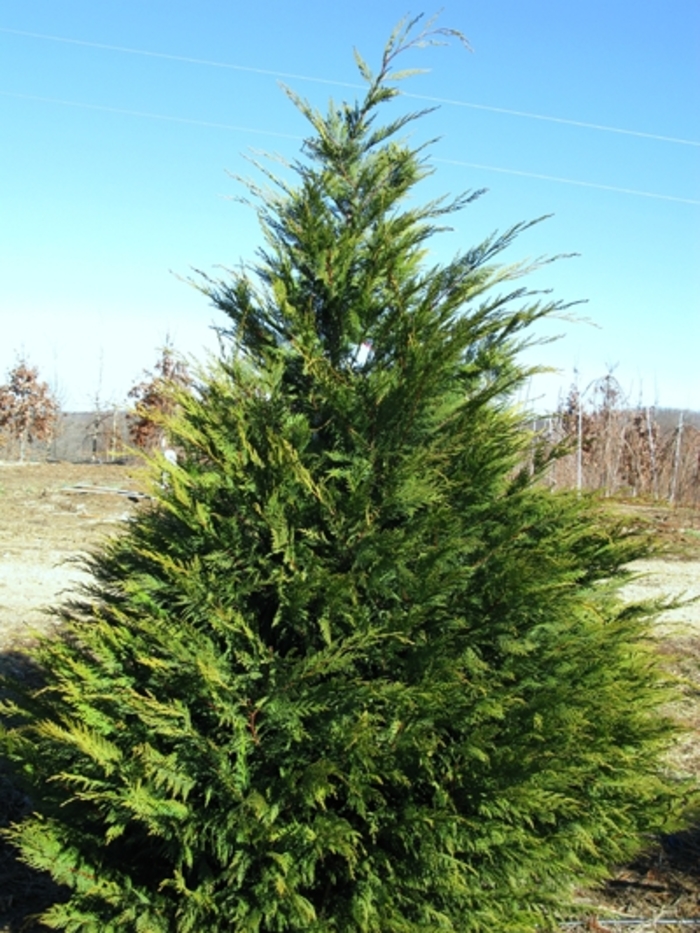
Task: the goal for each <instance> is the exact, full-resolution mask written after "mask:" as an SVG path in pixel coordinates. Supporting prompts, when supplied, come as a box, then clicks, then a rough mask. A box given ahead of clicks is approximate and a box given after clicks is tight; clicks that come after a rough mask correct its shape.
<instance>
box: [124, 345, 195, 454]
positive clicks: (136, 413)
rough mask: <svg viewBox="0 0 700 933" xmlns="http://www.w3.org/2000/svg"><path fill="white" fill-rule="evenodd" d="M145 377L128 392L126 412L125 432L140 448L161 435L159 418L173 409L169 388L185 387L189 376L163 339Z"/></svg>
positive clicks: (153, 443)
mask: <svg viewBox="0 0 700 933" xmlns="http://www.w3.org/2000/svg"><path fill="white" fill-rule="evenodd" d="M144 375H145V377H146V378H145V379H144V381H143V382H139V383H138V384H137V385H135V386H134V387H133V389H131V391H130V392H129V398H130V399H134V407H133V411H132V413H131V414H130V415H129V436H130V437H131V440H132V442H133V443H134V444H135V445H136V446H137V447H140V448H141V449H142V450H152V449H153V448H154V447H157V446H158V444H160V442H161V440H162V438H163V437H164V430H163V419H164V418H167V417H168V416H169V415H171V414H172V413H173V411H174V409H175V404H176V403H175V401H174V398H173V390H174V389H175V390H176V389H178V388H181V389H182V388H187V387H189V386H190V385H191V384H192V380H191V378H190V375H189V373H188V371H187V366H186V365H185V363H184V362H183V361H182V360H180V359H179V358H178V357H177V355H176V353H175V351H174V350H173V348H172V346H171V345H170V344H169V343H167V344H166V345H165V347H164V348H163V350H162V352H161V355H160V359H159V360H158V362H157V363H156V365H155V372H146V373H144Z"/></svg>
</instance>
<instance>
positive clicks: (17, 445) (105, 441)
mask: <svg viewBox="0 0 700 933" xmlns="http://www.w3.org/2000/svg"><path fill="white" fill-rule="evenodd" d="M191 385H192V380H191V378H190V375H189V372H188V369H187V365H186V364H185V362H184V361H183V360H182V359H181V358H180V357H179V356H178V354H177V353H176V351H175V349H174V348H173V346H172V344H171V342H170V340H169V339H168V340H166V343H165V345H164V346H163V348H162V349H161V351H160V355H159V357H158V359H157V360H156V363H155V366H154V369H153V371H150V370H149V371H145V372H144V373H143V376H142V378H141V380H140V381H139V382H138V383H137V384H136V385H134V386H133V388H132V389H130V391H129V392H128V395H127V399H128V404H126V405H115V404H104V403H103V402H102V401H101V399H100V395H99V392H98V393H97V394H96V396H95V399H94V401H93V405H92V411H89V412H75V413H69V412H62V411H61V405H60V402H59V400H58V397H57V395H56V393H55V392H54V391H53V390H52V389H51V388H50V387H49V385H48V383H46V382H45V381H43V380H42V379H41V378H40V375H39V371H38V368H37V367H36V366H32V365H31V364H30V363H29V362H28V361H27V359H26V358H25V357H20V358H18V360H17V362H16V363H15V365H14V366H13V367H12V369H10V371H9V372H8V374H7V380H6V382H5V383H4V384H3V385H0V458H2V459H6V460H18V461H20V462H21V461H24V460H26V459H32V460H45V459H63V460H75V461H81V460H90V461H92V462H100V463H103V462H114V461H116V460H123V459H124V458H125V457H128V456H129V455H130V454H133V452H134V449H135V448H136V449H140V450H145V451H151V450H154V449H156V448H157V447H158V446H159V445H161V443H162V442H163V440H164V433H163V427H162V423H163V419H164V418H165V417H168V416H170V415H172V414H173V413H174V409H175V403H174V402H173V401H172V390H173V389H174V388H183V387H185V388H187V387H190V386H191Z"/></svg>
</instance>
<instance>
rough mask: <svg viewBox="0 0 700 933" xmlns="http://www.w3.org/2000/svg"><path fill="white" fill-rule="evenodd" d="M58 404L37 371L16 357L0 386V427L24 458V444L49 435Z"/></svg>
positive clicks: (25, 445)
mask: <svg viewBox="0 0 700 933" xmlns="http://www.w3.org/2000/svg"><path fill="white" fill-rule="evenodd" d="M58 413H59V405H58V402H57V401H56V399H55V398H54V396H53V394H52V392H51V390H50V388H49V386H48V384H47V383H46V382H42V381H41V380H40V379H39V371H38V369H37V368H36V367H35V366H30V365H29V364H28V363H27V361H26V360H24V359H20V360H18V361H17V363H16V365H15V367H14V368H13V369H12V370H10V372H9V374H8V381H7V382H6V383H5V384H4V385H2V386H0V430H2V431H3V432H4V433H5V434H6V435H7V436H8V438H9V439H10V440H12V441H14V442H15V443H16V444H17V447H18V457H19V459H20V460H24V457H25V453H26V450H27V444H32V443H34V442H35V441H38V442H40V443H41V442H44V441H48V440H50V439H51V437H52V435H53V432H54V429H55V427H56V422H57V420H58Z"/></svg>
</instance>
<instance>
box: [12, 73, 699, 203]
mask: <svg viewBox="0 0 700 933" xmlns="http://www.w3.org/2000/svg"><path fill="white" fill-rule="evenodd" d="M0 95H2V96H3V97H14V98H18V99H19V100H34V101H39V102H41V103H47V104H59V105H61V106H63V107H76V108H79V109H84V110H98V111H104V112H105V113H118V114H123V115H124V116H129V117H140V118H142V119H146V120H161V121H166V122H170V123H185V124H189V125H191V126H206V127H210V128H213V129H221V130H232V131H234V132H237V133H254V134H259V135H261V136H277V137H281V138H284V139H294V140H299V141H303V140H304V137H303V136H297V135H295V134H293V133H279V132H277V131H276V130H261V129H258V128H256V127H249V126H237V125H235V124H232V123H216V122H213V121H210V120H195V119H190V118H189V117H176V116H169V115H167V114H163V113H149V112H148V111H144V110H128V109H126V108H122V107H108V106H105V105H103V104H87V103H83V102H82V101H77V100H62V99H60V98H57V97H40V96H38V95H35V94H20V93H18V92H15V91H3V90H0ZM433 161H434V162H441V163H444V164H445V165H459V166H464V167H465V168H476V169H480V170H483V171H487V172H499V173H501V174H503V175H519V176H521V177H523V178H536V179H539V180H541V181H554V182H558V183H559V184H563V185H576V186H578V187H582V188H597V189H599V190H601V191H613V192H616V193H618V194H631V195H636V196H637V197H642V198H654V199H656V200H658V201H676V202H678V203H681V204H695V205H700V200H695V199H693V198H681V197H676V196H675V195H671V194H658V193H656V192H653V191H639V190H637V189H635V188H621V187H618V186H617V185H603V184H599V183H598V182H593V181H580V180H578V179H575V178H562V177H560V176H558V175H544V174H541V173H539V172H525V171H520V170H518V169H514V168H502V167H500V166H496V165H482V164H480V163H478V162H463V161H461V160H460V159H442V158H438V157H435V158H434V159H433Z"/></svg>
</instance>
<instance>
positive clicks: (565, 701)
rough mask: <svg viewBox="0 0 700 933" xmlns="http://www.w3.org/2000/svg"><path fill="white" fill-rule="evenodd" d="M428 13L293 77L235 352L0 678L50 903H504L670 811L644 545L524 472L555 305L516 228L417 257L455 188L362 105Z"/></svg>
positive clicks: (359, 907) (621, 850) (282, 908)
mask: <svg viewBox="0 0 700 933" xmlns="http://www.w3.org/2000/svg"><path fill="white" fill-rule="evenodd" d="M414 28H415V22H414V23H410V24H404V25H403V26H402V27H401V28H399V29H398V30H397V31H396V32H395V34H394V35H393V36H392V38H391V40H390V41H389V43H388V45H387V47H386V50H385V53H384V56H383V60H382V63H381V67H380V69H379V71H378V73H377V74H376V75H374V74H372V73H371V72H370V70H369V68H368V67H367V66H366V64H365V63H364V62H363V61H362V60H360V59H358V64H359V68H360V71H361V72H362V75H363V77H364V79H365V80H366V83H367V92H366V95H365V97H364V99H363V100H362V101H360V102H359V103H356V104H343V105H340V106H336V105H333V104H332V105H331V107H330V109H329V112H328V114H327V115H325V116H323V115H321V114H320V113H318V112H317V111H316V110H314V109H313V108H312V107H311V106H310V105H308V104H307V103H306V102H304V101H302V100H299V99H297V98H296V97H294V95H292V96H293V99H294V100H295V102H296V104H297V105H298V106H299V107H300V109H301V110H302V112H303V113H304V114H305V116H306V117H307V118H308V120H309V121H310V123H311V125H312V128H313V135H312V136H311V137H310V138H309V139H308V140H307V141H306V143H305V147H304V153H305V158H304V159H303V161H300V162H299V163H297V164H295V165H294V166H293V170H294V172H295V173H296V183H295V184H291V183H288V182H287V181H284V180H280V179H277V178H275V177H272V176H270V178H269V180H270V182H271V184H272V185H273V186H274V187H273V190H272V191H265V192H263V191H261V192H258V194H259V195H260V201H259V208H258V210H259V217H260V221H261V225H262V230H263V233H264V236H265V243H266V245H265V247H264V250H263V251H262V252H261V253H260V256H259V260H258V262H257V264H256V265H254V266H253V267H250V268H247V269H243V270H242V271H240V272H238V273H234V274H232V276H231V278H230V279H229V280H226V281H222V282H215V281H211V280H209V281H207V282H206V284H205V286H204V287H205V289H206V291H207V294H208V295H209V296H210V297H211V299H212V300H213V302H214V304H215V305H216V306H217V307H218V308H220V309H221V310H222V311H223V312H224V313H225V314H226V315H227V316H228V319H229V321H230V324H229V326H228V338H225V339H228V344H227V346H228V349H227V350H226V351H225V352H223V353H222V354H221V357H220V359H219V360H218V361H217V362H215V363H213V364H212V365H211V366H210V368H209V370H208V371H207V372H206V374H205V376H204V377H203V379H202V381H201V385H200V386H199V388H198V390H197V391H195V392H182V393H181V394H180V396H179V398H178V403H179V405H178V414H177V415H175V416H174V417H173V419H172V420H171V422H170V423H169V424H168V427H167V430H168V435H169V437H170V438H171V439H172V441H173V442H174V443H175V444H176V445H177V447H178V450H179V453H180V457H179V462H178V463H177V464H172V463H169V462H167V461H165V460H164V459H163V458H159V457H158V455H155V456H154V476H155V478H156V482H154V495H155V496H156V501H155V502H154V504H153V505H152V507H150V508H148V509H146V510H145V511H142V512H140V513H139V514H138V516H137V517H136V518H134V520H133V521H132V522H131V524H130V526H129V527H128V529H127V530H126V531H125V533H124V534H123V535H121V536H120V537H118V538H116V539H115V540H113V541H111V542H110V543H109V544H108V545H107V546H106V547H105V548H103V549H102V550H101V551H100V552H99V553H97V554H96V555H94V556H93V557H92V558H91V559H90V567H91V570H92V572H93V575H94V583H93V584H92V586H91V587H90V589H89V591H88V592H87V593H84V594H83V596H82V597H81V598H79V599H76V601H74V603H73V604H72V605H71V606H70V607H69V608H68V609H65V610H64V615H65V616H66V619H65V626H64V629H63V634H62V636H61V637H60V638H59V639H53V640H50V641H45V642H44V643H43V644H42V645H41V646H40V647H39V648H38V649H36V651H35V653H34V657H35V659H36V660H37V661H38V663H39V665H40V667H41V671H42V674H41V676H42V687H41V689H38V690H36V689H35V690H31V689H30V688H29V687H27V686H23V685H22V684H14V685H12V684H9V685H7V686H6V696H7V697H8V698H7V699H6V700H5V703H4V710H5V712H4V721H5V727H4V732H3V734H2V735H3V747H4V749H5V752H6V754H7V756H8V758H9V759H10V760H11V761H12V762H13V763H14V767H15V770H16V772H17V774H18V775H22V776H23V777H24V778H25V779H26V781H27V783H28V786H29V787H30V792H31V794H32V797H33V800H34V801H35V805H36V812H35V813H34V814H33V815H32V816H30V817H29V818H27V819H26V820H25V821H24V822H23V823H21V824H20V825H18V826H15V827H14V828H13V829H12V831H11V836H12V839H13V840H14V842H15V843H16V844H17V846H18V847H19V848H20V850H21V853H22V855H23V857H24V858H25V859H26V860H27V861H28V862H29V863H30V864H32V865H34V866H36V867H37V868H41V869H46V870H48V871H50V872H51V874H52V875H53V877H54V878H55V879H56V880H57V881H58V882H59V883H61V884H63V885H65V886H66V888H67V895H66V900H65V902H63V903H59V904H56V905H54V906H53V907H52V908H51V909H49V910H48V912H46V913H45V914H44V915H43V921H44V923H46V924H47V925H48V926H49V927H50V928H52V929H60V930H68V931H95V933H97V931H99V933H110V931H113V933H123V931H129V930H134V931H143V933H146V931H147V933H156V931H163V933H165V931H168V933H171V931H178V933H204V931H206V933H216V931H236V933H272V931H309V933H351V931H352V933H354V931H358V933H360V931H361V933H370V931H371V933H414V931H435V930H453V931H487V930H488V931H494V930H498V931H499V933H504V931H508V930H512V931H516V930H517V931H518V933H522V931H527V930H534V929H536V928H545V927H547V925H548V924H551V923H552V922H553V918H554V917H556V916H557V915H558V913H557V912H558V911H561V910H564V909H565V906H566V903H567V898H568V895H569V893H570V891H571V889H572V887H573V886H574V885H575V884H580V883H583V882H590V881H592V880H595V879H597V878H600V877H602V875H603V874H604V872H605V869H606V866H608V865H609V864H610V863H612V862H614V861H616V860H619V859H622V858H625V857H627V856H628V855H630V854H631V853H632V852H634V851H635V850H636V849H637V848H638V847H639V845H640V838H641V836H642V834H644V833H647V832H650V831H654V830H656V829H657V828H658V827H660V826H662V825H663V824H664V822H665V821H668V820H669V819H670V818H671V816H672V814H673V812H674V811H675V807H676V803H675V801H676V798H677V790H676V788H675V785H674V783H673V781H671V780H670V779H669V778H667V777H665V776H664V772H663V769H662V767H661V764H660V761H661V754H662V752H663V750H664V748H665V747H666V745H667V743H668V740H669V734H670V732H671V727H670V726H669V724H668V722H666V721H665V720H664V719H663V718H662V717H661V716H660V715H659V714H658V709H657V708H658V705H659V702H660V699H661V698H662V697H663V695H664V686H663V678H662V676H661V674H660V672H659V668H658V665H657V662H656V661H655V656H654V652H653V649H652V648H651V647H650V646H649V644H648V639H647V634H648V624H649V622H648V618H647V615H648V614H646V613H645V612H644V611H643V610H641V609H623V608H622V607H621V604H620V603H619V601H618V600H617V598H616V596H615V588H614V586H613V585H612V583H611V581H613V583H614V581H615V580H616V578H618V577H619V576H620V574H621V573H622V567H623V566H624V564H625V563H626V562H627V561H629V560H630V559H631V558H633V557H634V556H636V555H637V554H638V553H640V551H641V549H642V547H643V545H642V544H640V542H639V541H638V540H637V539H635V538H633V537H630V536H628V535H625V534H624V533H623V532H622V531H620V530H619V529H616V528H615V527H614V526H613V525H611V523H610V522H609V521H608V520H607V519H605V517H604V515H602V514H600V513H599V511H598V510H596V509H595V507H594V506H593V505H592V504H591V502H590V501H589V500H588V499H586V498H585V497H582V498H578V497H576V496H567V495H559V494H552V493H551V492H549V491H548V490H546V489H544V488H542V486H541V485H538V483H537V476H538V473H541V471H542V470H543V469H545V466H546V464H545V461H544V458H543V457H540V458H539V459H538V460H537V462H536V464H535V471H534V476H533V475H532V470H531V469H528V470H523V469H521V464H522V462H523V460H524V456H525V453H526V452H529V451H530V449H531V445H532V438H531V436H530V435H528V433H527V432H526V431H525V428H524V424H523V421H522V417H521V416H520V415H518V413H517V411H516V410H515V409H514V407H513V405H512V393H513V391H514V389H515V388H516V387H517V386H518V385H519V384H520V383H521V382H522V380H523V379H524V378H525V377H526V375H527V374H526V372H525V369H524V368H523V366H522V365H521V364H520V363H519V362H518V351H519V350H520V348H521V347H522V345H523V343H524V341H526V340H527V339H528V338H527V329H528V328H529V327H530V326H531V325H532V324H533V323H535V322H536V321H538V320H539V319H541V318H542V317H544V316H546V315H550V314H552V313H553V312H555V311H556V310H557V309H558V308H559V307H560V305H558V304H557V303H556V302H549V301H545V302H542V301H541V300H540V299H538V298H537V296H533V295H531V294H529V293H528V292H527V291H526V290H525V289H524V288H523V287H521V285H520V284H517V281H516V284H513V283H514V280H518V279H519V276H520V275H521V274H522V273H523V271H525V270H524V268H523V267H522V266H520V265H516V266H503V265H499V263H498V257H499V254H500V253H501V252H502V251H503V250H504V249H506V247H508V246H509V245H510V244H511V243H512V241H513V240H514V239H515V237H516V236H517V235H518V234H519V233H521V232H522V231H523V230H524V229H525V228H526V227H527V224H524V225H523V224H521V225H516V226H514V227H513V228H512V229H510V230H508V231H507V232H506V233H504V234H502V235H499V236H494V237H492V238H490V239H487V240H485V241H484V242H483V243H481V244H480V245H478V246H476V247H474V248H473V249H470V250H468V251H467V252H465V253H463V254H461V255H459V256H457V258H456V259H454V260H453V261H452V262H450V263H449V264H447V265H441V266H433V265H430V264H429V263H428V254H427V244H428V243H429V241H430V238H431V237H432V236H433V235H434V234H435V233H436V232H437V231H438V229H439V224H441V223H442V222H443V219H444V218H445V216H446V215H449V214H450V212H452V211H456V210H460V209H462V208H463V207H465V206H466V205H467V204H468V203H469V201H470V200H471V198H472V197H473V196H472V195H467V196H464V197H461V198H458V199H457V200H456V201H453V202H443V201H436V202H431V203H429V204H425V205H423V206H417V205H416V204H415V202H414V201H409V195H411V194H412V192H413V190H414V188H415V186H416V184H417V183H418V182H419V181H420V180H421V179H422V178H424V177H425V176H426V175H427V174H428V173H429V171H430V169H429V167H428V166H427V164H426V162H425V161H424V156H423V153H422V150H421V149H420V148H411V147H410V146H409V145H408V144H407V143H406V142H405V141H402V140H401V139H400V136H399V134H400V133H401V131H402V130H403V129H404V127H405V126H406V125H407V123H408V122H409V121H410V120H412V119H413V118H414V116H413V115H411V116H406V117H398V118H395V119H394V120H393V121H391V122H389V123H388V124H386V125H381V124H379V123H378V122H376V117H377V113H378V111H379V109H380V108H381V107H382V106H383V105H384V104H385V103H386V102H388V101H391V100H392V99H393V98H394V97H395V96H396V94H397V93H398V92H397V90H396V88H395V79H396V78H397V77H399V76H397V75H396V74H392V69H393V67H394V62H395V59H396V56H397V55H398V54H400V53H401V52H402V51H404V50H405V49H407V48H409V47H411V46H412V45H416V44H420V43H421V42H423V43H424V42H426V41H431V38H433V37H434V36H435V35H436V34H437V35H439V34H440V30H432V31H431V30H430V28H428V29H427V30H424V31H423V32H421V33H420V34H419V35H414V33H413V32H412V31H411V30H413V29H414ZM442 32H443V34H444V33H445V32H447V31H445V30H443V31H442ZM174 391H177V390H174ZM164 470H166V471H168V472H169V474H170V476H169V482H168V483H167V484H164V486H163V487H161V486H159V485H158V483H157V480H159V479H160V477H161V474H162V472H163V471H164Z"/></svg>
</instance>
